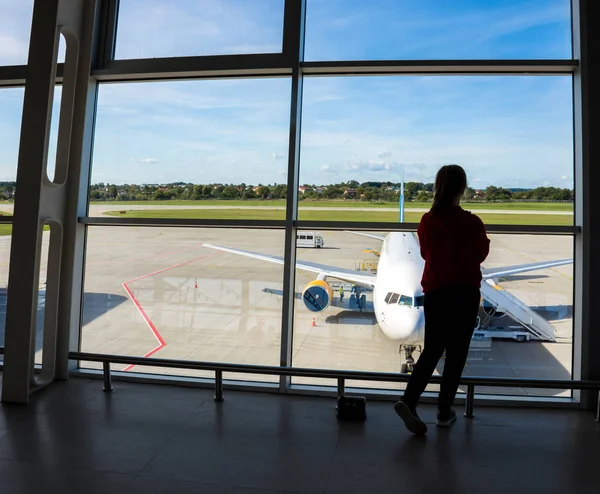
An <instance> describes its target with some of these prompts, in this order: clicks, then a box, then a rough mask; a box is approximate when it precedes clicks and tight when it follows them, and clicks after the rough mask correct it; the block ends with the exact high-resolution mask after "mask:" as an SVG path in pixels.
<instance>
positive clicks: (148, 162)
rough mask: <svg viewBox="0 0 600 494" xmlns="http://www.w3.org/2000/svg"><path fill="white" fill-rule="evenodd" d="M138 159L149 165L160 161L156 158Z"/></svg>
mask: <svg viewBox="0 0 600 494" xmlns="http://www.w3.org/2000/svg"><path fill="white" fill-rule="evenodd" d="M138 161H139V162H140V163H144V164H147V165H150V164H155V163H158V160H157V159H156V158H142V159H141V160H138Z"/></svg>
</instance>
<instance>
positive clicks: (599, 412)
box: [596, 389, 600, 422]
mask: <svg viewBox="0 0 600 494" xmlns="http://www.w3.org/2000/svg"><path fill="white" fill-rule="evenodd" d="M596 422H600V389H599V390H598V406H597V407H596Z"/></svg>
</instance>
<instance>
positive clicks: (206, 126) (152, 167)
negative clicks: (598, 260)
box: [0, 0, 573, 188]
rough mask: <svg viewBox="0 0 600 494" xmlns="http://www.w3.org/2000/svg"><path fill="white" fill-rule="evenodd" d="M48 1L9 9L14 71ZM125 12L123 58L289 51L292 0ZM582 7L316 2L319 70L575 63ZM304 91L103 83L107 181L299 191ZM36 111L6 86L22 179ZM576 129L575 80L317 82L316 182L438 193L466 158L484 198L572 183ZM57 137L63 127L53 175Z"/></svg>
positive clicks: (10, 136) (0, 27) (454, 1)
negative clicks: (386, 184)
mask: <svg viewBox="0 0 600 494" xmlns="http://www.w3.org/2000/svg"><path fill="white" fill-rule="evenodd" d="M32 3H33V2H32V0H0V65H11V64H22V63H26V60H27V45H28V29H29V26H30V23H31V8H32ZM120 3H121V12H120V17H119V24H118V30H117V44H116V57H117V58H125V59H126V58H151V57H171V56H193V55H215V54H240V53H273V52H278V51H280V50H281V44H282V32H283V0H178V1H175V0H172V1H168V2H167V1H165V0H160V1H159V0H121V2H120ZM569 4H570V2H569V1H568V0H486V1H485V2H482V1H480V0H373V1H370V2H364V1H361V0H308V7H307V24H306V48H305V60H368V59H373V60H384V59H476V58H499V59H522V58H531V59H565V58H570V56H571V42H570V12H569V9H570V5H569ZM173 26H176V29H174V28H173ZM157 33H160V36H157ZM63 51H64V50H63V49H62V47H61V56H62V52H63ZM290 86H291V83H290V80H289V79H288V78H268V79H236V80H210V81H206V80H204V81H172V82H150V83H147V82H143V83H130V84H112V83H111V84H102V85H101V87H100V91H99V101H98V112H97V127H96V136H95V143H94V160H93V167H92V182H105V183H106V182H108V183H135V184H140V183H167V182H175V181H183V182H194V183H214V182H220V183H242V182H244V183H246V184H258V183H263V184H271V183H285V182H286V181H287V177H286V174H287V163H288V139H289V119H290ZM59 102H60V89H58V90H57V91H56V93H55V104H54V108H53V117H54V121H57V118H58V107H59ZM22 104H23V90H22V89H0V180H14V178H15V176H16V162H17V154H18V139H19V123H20V117H21V111H22ZM572 118H573V116H572V79H571V77H569V76H537V77H534V76H468V77H457V76H378V77H348V78H341V77H337V78H336V77H312V78H308V77H307V78H305V81H304V94H303V112H302V138H301V150H300V151H301V152H300V156H301V162H300V164H301V168H300V183H309V184H317V185H319V184H328V183H336V182H340V181H348V180H358V181H359V182H363V181H371V180H372V181H388V180H389V181H392V182H397V181H399V180H400V176H401V174H402V170H404V174H405V179H406V180H417V181H424V182H428V181H432V180H433V177H434V175H435V171H436V170H437V169H438V168H439V167H440V166H442V165H444V164H448V163H458V164H461V165H463V166H464V167H465V169H466V170H467V173H468V176H469V181H470V184H471V186H473V187H475V188H479V187H485V186H487V185H490V184H494V185H500V186H504V187H536V186H541V185H553V186H559V187H572V186H573V149H572V140H573V130H572ZM55 141H56V125H54V127H53V132H52V134H51V136H50V150H49V167H50V169H51V170H52V168H53V166H54V164H53V162H54V159H53V155H54V153H55ZM50 174H52V171H50Z"/></svg>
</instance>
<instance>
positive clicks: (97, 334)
mask: <svg viewBox="0 0 600 494" xmlns="http://www.w3.org/2000/svg"><path fill="white" fill-rule="evenodd" d="M205 242H206V243H210V244H211V245H217V246H225V247H232V248H236V249H241V250H244V251H254V252H260V253H263V254H269V255H275V256H281V255H283V242H284V234H283V232H282V231H271V230H225V229H189V228H125V227H118V228H114V227H113V228H110V227H89V229H88V240H87V254H86V276H85V294H84V309H83V328H82V340H81V349H82V351H85V352H97V353H109V354H120V355H135V356H138V357H140V356H146V357H149V356H154V357H158V358H173V359H182V360H201V361H212V362H230V363H247V364H263V365H278V364H279V358H280V340H281V303H282V302H281V301H282V283H283V268H282V266H280V265H279V264H271V263H268V262H267V263H265V262H264V261H259V260H257V259H253V258H250V257H246V256H243V255H238V254H234V253H229V252H223V251H220V250H217V249H215V248H209V247H206V246H204V243H205ZM85 366H89V367H98V366H96V365H94V364H92V363H86V364H85ZM123 368H126V369H127V370H128V371H130V370H132V369H133V368H132V367H125V366H122V367H121V369H123ZM135 372H153V373H160V374H165V373H166V374H177V375H186V376H212V375H214V373H213V374H211V373H207V372H195V371H190V370H185V369H156V368H151V367H135ZM225 377H226V378H240V379H249V380H267V381H270V380H272V381H277V380H278V377H277V376H265V377H260V378H259V377H257V376H253V375H248V374H247V375H240V376H235V375H231V374H227V375H226V376H225Z"/></svg>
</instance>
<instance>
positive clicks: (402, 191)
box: [400, 166, 404, 223]
mask: <svg viewBox="0 0 600 494" xmlns="http://www.w3.org/2000/svg"><path fill="white" fill-rule="evenodd" d="M403 222H404V166H403V167H402V181H401V182H400V223H403Z"/></svg>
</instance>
